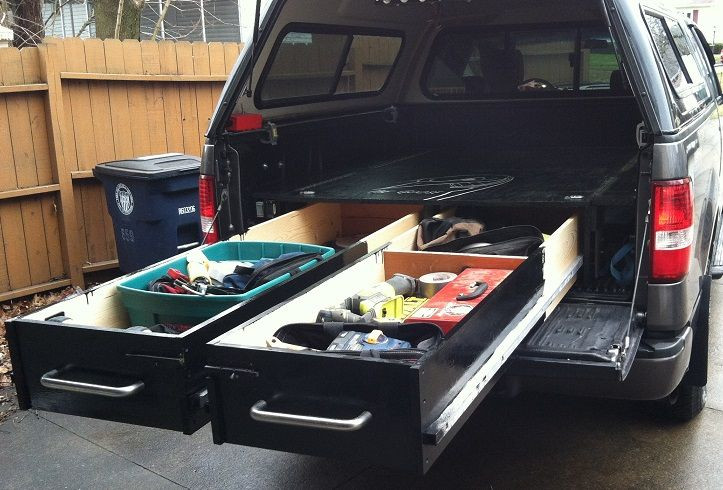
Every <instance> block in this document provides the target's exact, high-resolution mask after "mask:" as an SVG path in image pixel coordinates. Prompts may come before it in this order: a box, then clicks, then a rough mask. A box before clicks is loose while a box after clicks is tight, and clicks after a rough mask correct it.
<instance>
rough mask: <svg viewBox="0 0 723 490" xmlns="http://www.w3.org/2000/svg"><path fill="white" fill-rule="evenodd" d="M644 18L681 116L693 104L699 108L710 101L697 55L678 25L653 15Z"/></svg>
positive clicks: (673, 21) (646, 15)
mask: <svg viewBox="0 0 723 490" xmlns="http://www.w3.org/2000/svg"><path fill="white" fill-rule="evenodd" d="M645 18H646V21H647V23H648V28H649V29H650V35H651V37H652V39H653V42H654V44H655V46H656V48H657V50H658V53H659V54H660V59H661V61H662V63H663V68H664V69H665V73H666V74H667V76H668V79H669V80H670V83H671V85H672V86H673V88H674V89H675V93H676V95H677V96H678V97H679V98H680V99H682V101H683V102H684V104H683V107H684V109H685V110H684V111H683V112H688V110H690V109H692V108H694V106H695V105H696V102H697V103H698V104H700V103H703V102H705V101H706V100H709V98H710V93H709V91H708V86H707V84H706V83H705V81H704V78H703V72H702V71H701V65H700V62H699V59H698V55H697V54H694V48H693V47H692V45H691V42H690V38H689V37H688V36H687V35H686V34H685V31H684V30H683V28H682V27H681V25H680V23H679V22H677V21H675V20H673V19H669V18H663V17H658V16H656V15H652V14H645ZM691 104H692V106H691Z"/></svg>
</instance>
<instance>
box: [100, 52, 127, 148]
mask: <svg viewBox="0 0 723 490" xmlns="http://www.w3.org/2000/svg"><path fill="white" fill-rule="evenodd" d="M103 45H104V47H105V63H106V69H107V70H108V72H109V73H121V72H123V70H124V69H125V68H124V67H125V62H124V61H123V44H122V43H121V42H120V41H119V40H118V39H106V40H105V41H104V42H103ZM108 96H109V97H110V115H111V122H112V125H113V146H114V148H115V156H116V158H118V159H122V158H131V157H132V156H133V136H132V135H131V112H130V106H129V104H128V86H127V85H126V83H125V82H114V83H112V84H109V85H108Z"/></svg>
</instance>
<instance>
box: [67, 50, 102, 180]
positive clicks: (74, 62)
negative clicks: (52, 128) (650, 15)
mask: <svg viewBox="0 0 723 490" xmlns="http://www.w3.org/2000/svg"><path fill="white" fill-rule="evenodd" d="M63 44H64V45H65V63H66V66H67V67H68V69H69V70H73V71H86V69H87V68H86V64H85V44H84V43H83V41H82V40H81V39H79V38H73V39H66V40H65V41H64V42H63ZM63 85H64V87H63V88H64V89H65V90H67V91H68V92H69V93H70V103H71V105H72V106H73V128H74V133H75V148H76V152H77V154H78V169H79V170H89V169H92V168H93V167H94V166H95V164H96V163H97V162H98V155H97V153H96V151H95V139H96V135H95V128H94V127H93V109H92V106H91V101H90V89H89V87H88V82H83V81H78V80H72V81H71V80H69V81H66V82H64V83H63ZM98 137H99V138H102V137H103V136H102V133H99V134H98Z"/></svg>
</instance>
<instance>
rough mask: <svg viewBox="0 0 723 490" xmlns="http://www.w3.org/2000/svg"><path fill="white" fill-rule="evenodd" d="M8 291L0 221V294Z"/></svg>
mask: <svg viewBox="0 0 723 490" xmlns="http://www.w3.org/2000/svg"><path fill="white" fill-rule="evenodd" d="M5 291H10V276H9V275H8V263H7V260H5V240H4V239H3V227H2V220H0V292H5Z"/></svg>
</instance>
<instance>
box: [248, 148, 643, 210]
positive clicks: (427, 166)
mask: <svg viewBox="0 0 723 490" xmlns="http://www.w3.org/2000/svg"><path fill="white" fill-rule="evenodd" d="M637 163H638V162H637V151H636V149H635V148H609V147H607V148H603V147H592V148H590V147H588V148H581V147H578V148H542V149H534V150H531V149H524V150H484V151H480V152H478V153H474V154H472V153H471V152H456V153H452V152H450V151H448V150H431V151H424V152H417V153H413V154H409V155H404V156H402V157H398V158H393V159H388V160H382V161H374V162H371V163H370V164H368V165H365V166H361V167H357V169H355V170H353V171H351V172H348V173H344V174H341V175H337V176H334V177H330V178H329V179H326V180H324V181H321V182H315V183H311V184H309V185H304V186H302V187H293V188H292V187H290V186H289V185H288V184H286V183H281V184H280V185H278V186H277V187H273V186H271V187H268V186H267V187H265V189H264V191H263V192H259V193H256V194H255V195H254V197H255V198H256V199H266V200H277V201H283V202H318V201H334V202H344V201H353V202H379V203H400V202H404V203H419V202H423V203H428V204H434V203H439V204H442V205H477V206H479V205H505V206H515V205H520V206H522V205H524V206H529V205H535V206H546V205H554V206H556V207H560V206H563V207H579V206H586V205H591V204H596V205H621V206H624V205H631V204H633V203H634V201H635V189H636V184H637V182H636V180H637V167H638V165H637ZM285 184H286V185H285ZM295 184H296V185H298V182H296V183H295Z"/></svg>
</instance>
